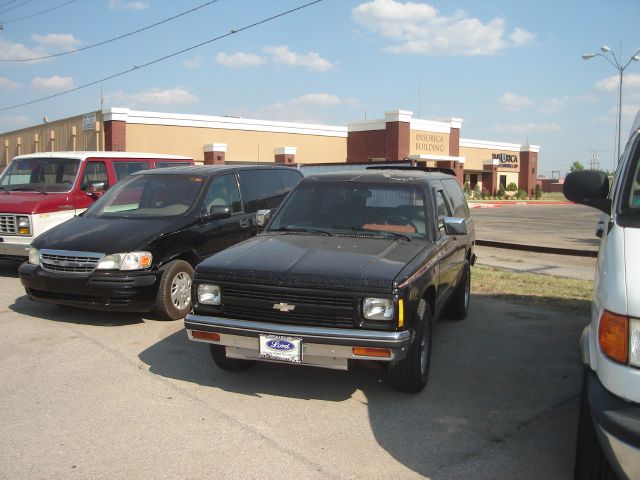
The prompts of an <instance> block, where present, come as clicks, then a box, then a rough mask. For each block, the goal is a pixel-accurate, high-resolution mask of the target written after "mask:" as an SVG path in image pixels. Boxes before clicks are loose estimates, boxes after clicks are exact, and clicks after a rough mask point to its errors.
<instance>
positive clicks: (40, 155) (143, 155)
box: [14, 151, 193, 161]
mask: <svg viewBox="0 0 640 480" xmlns="http://www.w3.org/2000/svg"><path fill="white" fill-rule="evenodd" d="M90 157H99V158H149V159H171V160H189V161H192V160H193V159H192V158H190V157H185V156H182V155H165V154H164V153H148V152H91V151H85V152H38V153H28V154H26V155H18V156H17V157H14V159H15V158H20V159H22V158H73V159H78V160H84V159H86V158H90Z"/></svg>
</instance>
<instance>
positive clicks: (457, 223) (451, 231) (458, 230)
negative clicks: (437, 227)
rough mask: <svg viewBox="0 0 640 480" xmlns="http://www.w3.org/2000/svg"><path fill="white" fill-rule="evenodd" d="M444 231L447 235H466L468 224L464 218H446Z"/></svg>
mask: <svg viewBox="0 0 640 480" xmlns="http://www.w3.org/2000/svg"><path fill="white" fill-rule="evenodd" d="M444 231H445V232H446V234H447V235H466V234H467V223H466V222H465V221H464V218H462V217H444Z"/></svg>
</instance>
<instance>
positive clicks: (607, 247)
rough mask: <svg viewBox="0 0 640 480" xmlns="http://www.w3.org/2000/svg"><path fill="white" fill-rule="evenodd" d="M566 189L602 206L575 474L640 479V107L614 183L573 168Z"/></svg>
mask: <svg viewBox="0 0 640 480" xmlns="http://www.w3.org/2000/svg"><path fill="white" fill-rule="evenodd" d="M564 194H565V196H566V197H567V198H568V199H569V200H572V201H574V202H576V203H581V204H584V205H588V206H591V207H594V208H597V209H598V210H600V211H602V212H603V213H604V221H603V229H602V238H601V243H600V252H599V255H598V263H597V267H596V275H595V295H594V300H593V304H592V307H591V320H590V322H589V325H587V327H585V329H584V331H583V333H582V337H581V339H580V348H581V352H582V361H583V363H584V366H585V376H584V383H583V390H582V402H581V408H580V422H579V427H578V443H577V451H576V465H575V473H574V474H575V478H576V479H583V478H585V479H586V478H588V479H610V478H615V476H617V477H619V478H621V479H625V478H629V479H640V112H639V113H638V115H637V116H636V119H635V122H634V124H633V128H632V130H631V136H630V138H629V141H628V143H627V146H626V149H625V151H624V154H623V156H622V157H621V158H620V164H619V165H618V170H617V172H616V175H615V178H614V181H613V185H612V186H611V189H609V180H608V178H607V176H606V175H605V174H604V173H602V172H596V171H590V170H583V171H579V172H573V173H571V174H569V175H568V176H567V178H566V180H565V184H564Z"/></svg>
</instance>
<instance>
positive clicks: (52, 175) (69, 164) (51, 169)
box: [0, 158, 80, 192]
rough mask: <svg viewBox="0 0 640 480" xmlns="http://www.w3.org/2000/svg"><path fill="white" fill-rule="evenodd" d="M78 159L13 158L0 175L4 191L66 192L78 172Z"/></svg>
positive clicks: (71, 185)
mask: <svg viewBox="0 0 640 480" xmlns="http://www.w3.org/2000/svg"><path fill="white" fill-rule="evenodd" d="M79 166H80V160H78V159H72V158H22V159H18V160H14V161H13V162H11V163H10V164H9V166H8V167H7V169H6V170H5V171H4V172H3V174H2V177H0V186H2V187H3V190H5V191H22V192H29V191H34V192H68V191H70V190H71V188H72V187H73V184H74V182H75V180H76V176H77V174H78V167H79Z"/></svg>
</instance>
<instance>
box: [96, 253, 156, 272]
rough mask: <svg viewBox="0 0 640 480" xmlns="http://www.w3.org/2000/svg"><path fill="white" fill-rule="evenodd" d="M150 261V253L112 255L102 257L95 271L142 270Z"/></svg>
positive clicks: (149, 264)
mask: <svg viewBox="0 0 640 480" xmlns="http://www.w3.org/2000/svg"><path fill="white" fill-rule="evenodd" d="M152 261H153V255H151V253H150V252H128V253H113V254H111V255H106V256H104V257H103V258H102V260H100V263H98V266H97V267H96V270H144V269H145V268H149V267H150V266H151V262H152Z"/></svg>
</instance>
